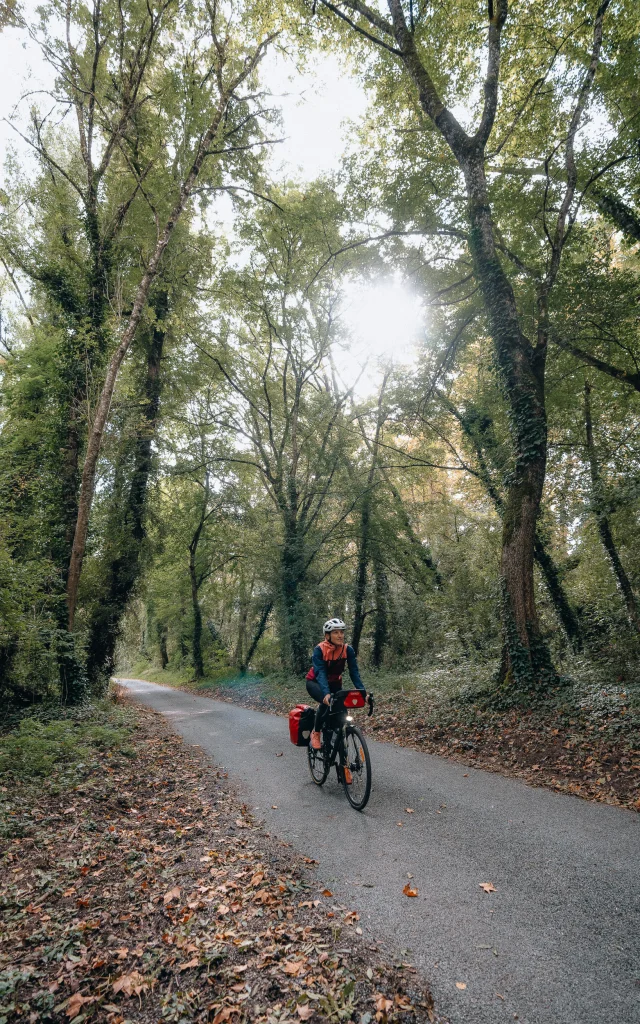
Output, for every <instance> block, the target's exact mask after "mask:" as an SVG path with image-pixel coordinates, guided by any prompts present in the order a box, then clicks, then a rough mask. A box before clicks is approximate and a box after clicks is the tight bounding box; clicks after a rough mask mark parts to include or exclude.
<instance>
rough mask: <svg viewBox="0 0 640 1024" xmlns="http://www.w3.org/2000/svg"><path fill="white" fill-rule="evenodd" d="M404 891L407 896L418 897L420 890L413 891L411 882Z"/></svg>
mask: <svg viewBox="0 0 640 1024" xmlns="http://www.w3.org/2000/svg"><path fill="white" fill-rule="evenodd" d="M402 891H403V893H404V894H405V896H417V895H418V890H417V889H412V888H411V885H410V883H409V882H407V884H406V885H405V887H404V889H403V890H402Z"/></svg>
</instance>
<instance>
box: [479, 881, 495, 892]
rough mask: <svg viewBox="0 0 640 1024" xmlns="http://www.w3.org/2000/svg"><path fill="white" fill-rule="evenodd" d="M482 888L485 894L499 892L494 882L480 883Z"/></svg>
mask: <svg viewBox="0 0 640 1024" xmlns="http://www.w3.org/2000/svg"><path fill="white" fill-rule="evenodd" d="M480 888H481V889H484V891H485V892H497V891H498V890H497V889H496V887H495V886H494V884H493V882H480Z"/></svg>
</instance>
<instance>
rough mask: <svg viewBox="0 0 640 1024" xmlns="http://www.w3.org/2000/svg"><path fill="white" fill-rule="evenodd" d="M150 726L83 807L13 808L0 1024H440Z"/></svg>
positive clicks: (33, 795) (315, 888) (218, 780)
mask: <svg viewBox="0 0 640 1024" xmlns="http://www.w3.org/2000/svg"><path fill="white" fill-rule="evenodd" d="M136 715H137V723H138V724H137V726H136V735H135V743H134V751H133V753H132V752H131V751H129V756H121V755H120V754H119V753H118V752H114V753H113V754H109V753H105V754H104V757H102V760H101V763H100V765H99V766H98V768H95V767H94V769H92V770H91V771H88V773H87V775H86V777H85V778H84V779H82V780H81V781H80V782H79V784H78V785H76V786H75V788H74V789H73V791H72V793H71V799H70V794H69V793H68V792H67V793H63V794H59V793H58V794H57V793H56V792H55V787H47V786H46V785H44V786H42V785H41V786H40V787H39V788H38V789H36V788H35V787H31V788H29V787H28V786H22V787H21V786H19V785H18V786H16V788H15V789H14V790H12V793H11V796H10V797H9V796H8V795H7V793H6V792H5V793H4V803H5V807H4V812H5V814H4V820H5V822H7V823H8V824H7V827H6V828H5V834H6V832H7V831H9V833H10V834H9V836H8V838H7V839H6V840H4V841H3V851H2V852H3V857H2V859H1V860H0V908H1V910H2V914H3V920H4V922H5V930H4V933H3V935H2V938H1V939H0V992H2V993H4V994H3V995H0V1018H2V1016H3V1015H4V1016H5V1018H6V1019H7V1020H9V1019H13V1018H15V1019H16V1020H24V1021H25V1022H28V1024H48V1022H52V1024H54V1022H62V1021H67V1022H71V1021H76V1020H77V1021H78V1024H79V1022H80V1021H87V1022H88V1024H91V1022H94V1021H95V1022H96V1024H98V1022H102V1021H106V1022H108V1024H124V1022H125V1021H126V1022H127V1024H138V1022H139V1024H143V1022H144V1024H150V1022H152V1021H153V1022H158V1024H164V1022H168V1024H170V1022H175V1024H179V1022H181V1021H186V1020H189V1021H195V1022H205V1021H206V1022H209V1024H211V1022H213V1024H225V1022H227V1021H228V1022H229V1024H245V1022H252V1024H253V1022H255V1024H260V1022H264V1024H267V1022H274V1021H277V1022H278V1024H284V1022H285V1021H287V1020H288V1021H311V1022H312V1024H320V1022H321V1021H326V1020H336V1021H339V1020H347V1019H350V1018H351V1017H353V1019H355V1020H361V1019H368V1020H370V1021H371V1022H372V1024H373V1022H374V1021H375V1022H378V1024H386V1022H387V1021H389V1022H391V1021H397V1022H407V1024H408V1022H413V1021H416V1022H417V1021H424V1020H429V1021H435V1020H436V1019H437V1018H436V1015H435V1012H434V1009H433V1001H432V998H431V995H430V993H429V991H428V989H427V988H426V987H425V986H424V985H422V984H421V983H420V982H419V981H418V980H417V979H416V978H415V977H411V975H410V974H407V972H406V971H404V970H402V969H400V970H398V968H397V967H396V968H394V967H393V966H392V964H391V961H390V960H385V958H384V956H383V954H381V953H380V952H379V951H378V950H376V951H372V950H370V949H369V948H368V947H367V946H365V944H364V940H363V938H362V937H361V936H362V928H360V927H359V925H358V920H359V915H358V912H357V911H355V910H347V908H345V907H340V906H334V907H333V908H332V909H331V910H328V909H327V904H326V903H324V901H323V900H322V899H321V895H324V896H325V897H328V896H331V895H332V893H331V892H330V890H328V889H325V890H322V889H321V888H320V887H319V885H318V883H317V881H316V878H315V871H316V870H317V865H316V862H315V861H314V860H313V859H312V858H310V857H300V856H298V855H296V854H294V853H293V851H292V850H291V849H290V848H289V847H287V845H286V844H284V843H282V842H280V841H278V840H277V839H275V838H274V837H272V836H270V835H269V834H268V833H267V832H265V831H264V829H263V828H262V826H261V825H260V823H259V822H257V821H256V820H255V819H254V818H253V816H252V815H251V814H250V812H249V810H248V808H247V806H246V805H244V804H241V803H240V802H239V801H238V799H237V798H236V797H235V796H234V794H233V793H232V791H231V789H230V786H229V783H228V782H227V781H225V780H226V779H227V773H226V772H225V771H224V770H223V769H221V768H217V769H214V768H211V767H210V766H209V765H208V763H207V762H206V761H205V759H204V757H203V755H202V754H201V753H200V752H198V751H195V750H194V749H193V748H188V747H186V746H184V745H183V744H182V742H181V740H180V738H179V737H177V736H176V735H175V734H173V733H171V732H170V731H169V730H168V728H167V727H166V725H165V724H164V723H163V721H162V720H161V719H160V716H157V715H155V714H154V713H153V712H150V711H148V710H146V709H137V711H136ZM407 888H408V887H407ZM412 895H413V893H412ZM322 903H324V908H323V907H322V906H321V904H322ZM341 933H342V936H341ZM345 947H348V949H347V948H345Z"/></svg>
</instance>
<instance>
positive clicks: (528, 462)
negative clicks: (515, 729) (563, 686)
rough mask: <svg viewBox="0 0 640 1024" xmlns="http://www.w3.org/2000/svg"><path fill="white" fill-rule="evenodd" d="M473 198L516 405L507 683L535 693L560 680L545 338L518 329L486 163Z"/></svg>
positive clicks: (473, 239) (479, 247) (470, 184)
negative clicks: (540, 600)
mask: <svg viewBox="0 0 640 1024" xmlns="http://www.w3.org/2000/svg"><path fill="white" fill-rule="evenodd" d="M463 170H464V174H465V180H466V185H467V195H468V196H469V204H468V211H469V212H468V215H469V224H470V231H469V247H470V249H471V254H472V257H473V261H474V267H475V272H476V276H477V278H478V280H479V282H480V289H481V292H482V296H483V299H484V304H485V308H486V310H487V313H488V318H489V326H490V331H491V335H492V338H493V343H494V351H495V356H496V363H497V366H498V370H499V373H500V378H501V383H502V387H503V389H504V392H505V395H506V398H507V401H508V403H509V409H510V420H511V437H512V445H513V467H512V471H511V475H510V479H509V480H508V483H507V492H506V497H505V499H504V511H503V517H502V553H501V558H500V578H501V586H502V620H503V659H502V666H501V671H500V677H501V680H502V682H504V683H507V684H513V685H515V687H516V688H517V689H521V690H529V689H532V688H534V689H535V688H539V687H540V686H544V685H546V684H547V683H548V682H549V681H550V680H551V679H553V678H554V671H553V667H552V665H551V659H550V657H549V653H548V650H547V647H546V644H545V642H544V640H543V637H542V633H541V630H540V622H539V619H538V612H537V608H536V599H535V582H534V575H533V561H534V549H535V538H536V527H537V521H538V515H539V513H540V504H541V501H542V489H543V487H544V478H545V472H546V465H547V415H546V409H545V395H544V373H545V363H546V354H547V348H546V343H545V344H542V345H539V346H538V345H533V344H532V343H531V342H530V341H529V339H528V338H527V337H526V336H525V335H524V334H523V332H522V330H521V328H520V322H519V317H518V309H517V305H516V300H515V295H514V293H513V288H512V287H511V282H510V281H509V279H508V277H507V275H506V274H505V272H504V270H503V267H502V264H501V262H500V259H499V257H498V254H497V251H496V247H495V240H494V227H493V223H492V218H491V210H490V207H489V203H488V196H487V184H486V177H485V171H484V163H483V161H482V160H481V159H477V158H475V159H474V158H471V159H469V160H468V162H467V163H466V165H465V166H464V167H463Z"/></svg>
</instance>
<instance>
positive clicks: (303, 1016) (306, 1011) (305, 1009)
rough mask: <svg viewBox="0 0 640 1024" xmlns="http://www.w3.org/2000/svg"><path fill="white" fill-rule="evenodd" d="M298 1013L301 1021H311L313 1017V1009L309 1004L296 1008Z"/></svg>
mask: <svg viewBox="0 0 640 1024" xmlns="http://www.w3.org/2000/svg"><path fill="white" fill-rule="evenodd" d="M296 1012H297V1014H298V1017H299V1018H300V1020H309V1018H310V1017H313V1007H312V1006H309V1003H305V1004H304V1005H303V1006H296Z"/></svg>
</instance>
